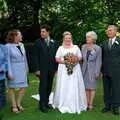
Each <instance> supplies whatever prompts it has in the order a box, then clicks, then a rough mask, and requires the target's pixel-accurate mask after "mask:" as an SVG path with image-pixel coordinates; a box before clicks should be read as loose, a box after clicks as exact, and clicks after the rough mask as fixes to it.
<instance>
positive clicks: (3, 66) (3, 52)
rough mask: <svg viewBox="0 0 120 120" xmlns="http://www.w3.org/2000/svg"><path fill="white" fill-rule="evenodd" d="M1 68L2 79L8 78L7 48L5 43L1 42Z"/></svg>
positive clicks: (0, 78) (0, 75) (0, 76)
mask: <svg viewBox="0 0 120 120" xmlns="http://www.w3.org/2000/svg"><path fill="white" fill-rule="evenodd" d="M0 70H3V72H1V73H0V80H3V79H6V72H7V49H6V47H5V46H4V45H1V44H0Z"/></svg>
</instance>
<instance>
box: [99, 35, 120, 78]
mask: <svg viewBox="0 0 120 120" xmlns="http://www.w3.org/2000/svg"><path fill="white" fill-rule="evenodd" d="M108 42H109V41H108V40H107V41H105V42H103V44H102V45H101V47H102V72H103V73H107V74H110V75H116V74H117V75H118V72H119V71H120V38H118V37H117V38H116V40H115V42H114V44H113V45H112V48H111V50H109V48H108ZM119 77H120V75H119Z"/></svg>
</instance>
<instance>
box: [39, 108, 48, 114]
mask: <svg viewBox="0 0 120 120" xmlns="http://www.w3.org/2000/svg"><path fill="white" fill-rule="evenodd" d="M40 111H41V112H43V113H47V112H48V109H47V108H46V107H40Z"/></svg>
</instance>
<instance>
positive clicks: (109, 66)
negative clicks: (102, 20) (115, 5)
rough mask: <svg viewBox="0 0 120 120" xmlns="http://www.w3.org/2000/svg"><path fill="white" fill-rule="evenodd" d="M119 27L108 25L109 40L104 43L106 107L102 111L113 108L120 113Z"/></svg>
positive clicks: (114, 112)
mask: <svg viewBox="0 0 120 120" xmlns="http://www.w3.org/2000/svg"><path fill="white" fill-rule="evenodd" d="M116 33H117V27H116V26H115V25H110V26H108V29H107V35H108V38H109V39H108V40H107V41H105V42H104V43H103V44H102V56H103V57H102V73H103V86H104V103H105V108H104V109H103V110H102V112H108V111H110V110H111V108H112V110H113V114H116V115H119V114H120V38H118V37H117V36H116Z"/></svg>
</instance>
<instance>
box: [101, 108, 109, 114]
mask: <svg viewBox="0 0 120 120" xmlns="http://www.w3.org/2000/svg"><path fill="white" fill-rule="evenodd" d="M110 110H111V108H110V107H105V108H103V109H102V112H103V113H106V112H109V111H110Z"/></svg>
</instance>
